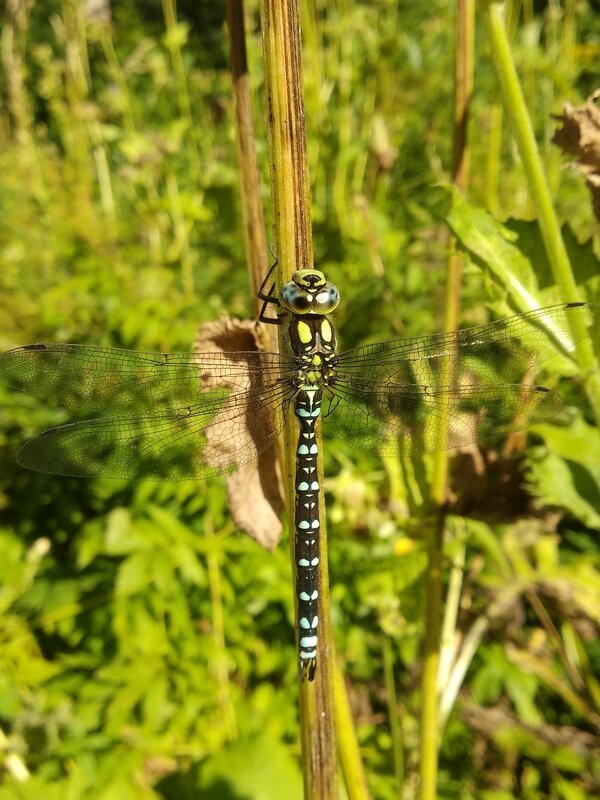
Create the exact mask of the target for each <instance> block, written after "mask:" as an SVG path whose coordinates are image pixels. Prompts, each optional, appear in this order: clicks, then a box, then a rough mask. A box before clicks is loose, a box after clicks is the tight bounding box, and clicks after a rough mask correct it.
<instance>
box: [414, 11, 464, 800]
mask: <svg viewBox="0 0 600 800" xmlns="http://www.w3.org/2000/svg"><path fill="white" fill-rule="evenodd" d="M473 12H474V6H473V0H459V2H458V3H457V13H456V59H455V70H456V73H455V92H454V150H453V164H452V176H453V182H454V184H455V186H456V187H457V188H458V189H460V190H461V191H464V190H465V188H466V185H467V182H468V170H469V152H468V147H467V122H468V117H469V104H470V100H471V93H472V86H473V28H474V19H473V17H474V13H473ZM453 250H454V246H453V242H451V243H450V255H449V260H448V270H447V281H446V305H445V309H444V330H445V331H453V330H456V328H457V326H458V321H459V315H460V283H461V276H462V259H461V257H460V256H459V255H458V254H457V253H455V252H453ZM455 366H456V365H455V363H454V359H453V358H452V355H451V354H449V355H448V356H447V357H446V358H444V359H443V362H442V365H441V370H440V384H441V385H443V386H447V385H452V384H453V382H454V373H455ZM439 420H440V421H439V424H438V426H437V431H436V434H437V450H438V452H437V453H436V456H435V459H434V463H433V479H432V485H431V495H430V500H431V505H432V507H433V511H434V519H433V522H432V524H431V525H430V527H429V535H428V541H427V575H426V597H427V607H426V614H425V638H424V654H423V683H422V691H423V700H422V712H421V800H435V798H436V797H437V771H438V748H439V703H438V675H439V665H440V633H441V613H442V594H443V592H442V582H443V546H444V530H445V510H444V507H445V504H446V494H447V486H448V455H447V446H448V433H449V431H448V422H449V420H448V419H446V418H445V417H444V415H440V417H439Z"/></svg>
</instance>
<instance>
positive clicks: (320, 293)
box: [279, 269, 340, 315]
mask: <svg viewBox="0 0 600 800" xmlns="http://www.w3.org/2000/svg"><path fill="white" fill-rule="evenodd" d="M279 301H280V303H281V304H282V305H283V307H284V308H286V309H287V310H288V311H291V312H292V314H319V315H321V314H329V313H330V312H331V311H333V310H334V308H336V306H337V304H338V303H339V302H340V293H339V291H338V288H337V286H334V284H333V283H329V281H328V280H327V278H326V277H325V275H324V274H323V273H322V272H319V270H318V269H298V270H296V272H294V274H293V275H292V280H291V281H288V282H287V283H284V284H283V287H282V289H281V294H280V296H279Z"/></svg>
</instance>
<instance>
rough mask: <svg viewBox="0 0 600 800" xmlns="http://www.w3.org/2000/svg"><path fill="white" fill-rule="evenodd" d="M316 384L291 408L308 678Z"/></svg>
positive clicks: (315, 551)
mask: <svg viewBox="0 0 600 800" xmlns="http://www.w3.org/2000/svg"><path fill="white" fill-rule="evenodd" d="M321 397H322V392H321V389H319V388H318V387H317V386H306V387H303V388H301V389H299V390H298V393H297V395H296V402H295V407H294V412H295V414H296V416H297V418H298V422H299V425H300V435H299V437H298V446H297V448H296V509H295V516H294V523H295V528H296V530H295V535H296V560H297V561H296V590H297V592H298V634H299V635H298V645H299V658H300V672H301V674H302V677H303V678H304V679H305V680H306V679H308V680H309V681H312V680H313V678H314V676H315V670H316V666H317V625H318V622H319V618H318V611H317V609H318V599H319V527H320V521H319V475H318V469H317V458H318V448H317V441H316V437H315V422H316V420H317V417H318V416H319V415H320V413H321Z"/></svg>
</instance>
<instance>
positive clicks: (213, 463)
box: [0, 268, 600, 680]
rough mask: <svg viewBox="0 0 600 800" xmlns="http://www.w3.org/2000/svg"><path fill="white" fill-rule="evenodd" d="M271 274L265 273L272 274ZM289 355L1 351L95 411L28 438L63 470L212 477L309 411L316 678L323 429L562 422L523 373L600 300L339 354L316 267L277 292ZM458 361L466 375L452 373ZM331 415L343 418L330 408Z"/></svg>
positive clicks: (365, 432)
mask: <svg viewBox="0 0 600 800" xmlns="http://www.w3.org/2000/svg"><path fill="white" fill-rule="evenodd" d="M263 286H264V284H263ZM259 296H260V297H261V298H262V299H263V300H264V301H265V305H264V306H263V310H262V312H261V315H260V317H261V318H263V319H266V320H267V319H269V318H268V317H267V318H265V316H264V311H265V307H266V305H267V304H273V305H274V306H275V307H276V308H277V318H276V319H273V321H274V322H276V323H277V324H281V325H284V326H285V328H284V340H285V343H286V347H285V351H284V352H282V353H276V352H258V351H251V352H225V353H223V352H218V353H215V352H210V353H144V352H134V351H129V350H121V349H116V348H110V347H95V346H88V345H80V344H31V345H26V346H24V347H18V348H16V349H14V350H10V351H8V352H6V353H4V354H2V355H0V379H1V380H3V381H4V382H6V383H7V384H8V385H9V386H10V387H11V388H12V389H14V390H19V391H23V392H26V393H28V394H29V395H33V396H35V397H37V398H40V399H42V400H43V401H45V402H49V403H52V404H57V405H60V406H63V407H66V408H71V409H74V410H75V412H76V414H77V415H78V417H79V416H83V417H85V418H84V419H78V420H77V421H74V422H71V423H68V424H63V425H60V426H58V427H54V428H51V429H49V430H47V431H44V432H43V433H41V434H39V435H38V436H36V437H35V438H33V439H31V440H29V441H27V442H26V443H25V444H24V445H23V446H22V447H21V449H20V450H19V451H18V454H17V460H18V462H19V463H20V464H21V465H22V466H24V467H28V468H29V469H33V470H38V471H40V472H45V473H51V474H55V475H63V476H82V477H108V478H121V479H150V480H179V479H184V478H200V479H207V478H212V477H214V476H216V475H220V474H223V473H226V472H229V471H231V470H233V469H235V468H237V467H239V466H241V465H242V464H244V463H247V462H249V461H251V460H253V459H255V458H256V457H257V456H258V455H259V454H261V453H263V452H264V451H265V450H267V448H269V447H270V446H271V445H272V444H274V442H275V440H276V438H277V437H278V435H279V434H280V431H281V428H282V426H283V424H284V423H283V419H284V417H285V413H286V412H287V411H288V410H289V409H293V411H294V414H295V416H296V419H297V428H298V439H297V445H296V465H295V471H296V478H295V512H294V528H295V559H296V596H297V608H298V613H297V620H298V621H297V640H298V664H299V670H300V674H301V677H302V678H303V679H305V680H313V679H314V677H315V673H316V668H317V644H318V625H319V611H318V609H319V583H320V571H319V528H320V524H321V520H320V517H319V494H320V492H321V486H320V485H319V480H318V474H319V469H318V458H319V452H318V438H317V426H318V425H320V424H321V422H320V420H321V419H324V420H325V423H326V428H327V430H328V431H329V432H330V433H331V435H333V436H334V437H336V438H338V439H340V440H342V441H345V442H347V443H349V444H350V445H351V446H353V447H355V448H360V449H375V450H377V451H378V452H379V453H380V454H382V455H384V456H385V455H389V456H394V455H397V454H398V442H399V441H400V442H402V443H404V444H408V445H410V446H411V447H414V452H424V453H426V452H434V451H435V450H436V449H439V448H440V441H439V438H438V433H437V432H438V430H439V428H440V426H444V427H445V428H447V430H448V432H449V433H448V437H449V438H448V441H447V442H446V443H445V445H444V446H445V447H447V448H458V447H461V446H465V445H468V444H471V443H473V442H474V441H476V440H482V441H486V440H489V439H490V438H491V437H496V439H497V437H498V436H501V435H503V434H506V433H508V432H510V431H515V430H523V429H524V428H525V427H526V426H527V425H528V424H530V423H531V422H532V421H537V420H549V419H553V418H555V417H556V416H557V415H558V414H559V413H560V411H561V409H562V408H563V404H564V401H563V398H562V396H561V395H560V394H559V393H557V392H555V391H552V390H549V389H547V388H545V387H543V386H537V385H531V384H527V383H526V382H524V381H523V376H524V375H526V374H527V373H528V371H530V370H532V369H533V368H534V367H535V366H536V365H539V364H541V363H543V362H544V361H545V360H546V359H548V358H550V357H551V356H553V355H556V354H557V352H561V353H563V354H564V355H567V356H568V355H569V354H571V355H572V354H573V352H574V350H575V346H576V344H577V342H578V341H579V340H580V339H582V338H584V337H586V336H587V335H589V329H591V328H593V327H597V326H598V322H599V321H600V313H599V309H600V306H594V305H592V304H588V303H584V302H572V303H562V304H560V305H555V306H551V307H548V308H541V309H537V310H534V311H530V312H527V313H524V314H519V315H516V316H513V317H509V318H507V319H502V320H499V321H495V322H491V323H489V324H485V325H479V326H477V327H472V328H467V329H463V330H458V331H456V332H452V333H437V334H434V335H429V336H422V337H417V338H410V339H409V338H407V339H401V340H391V341H382V342H377V343H374V344H366V345H363V346H360V347H356V348H353V349H351V350H346V351H343V352H338V347H337V334H336V329H335V326H334V323H333V321H332V317H331V315H332V312H333V311H334V310H335V309H336V307H337V306H338V303H339V301H340V293H339V291H338V289H337V287H336V286H335V285H334V284H333V283H331V282H329V281H328V279H327V278H326V276H325V274H324V273H323V272H321V271H320V270H317V269H315V268H312V269H310V268H309V269H300V270H297V271H296V272H294V273H293V275H292V278H291V280H289V281H287V282H286V283H285V284H284V285H283V286H282V288H281V291H280V292H279V293H278V294H277V293H276V292H274V289H273V287H272V288H271V290H270V291H269V292H268V293H265V292H262V293H260V294H259ZM448 363H451V364H452V365H453V371H454V374H455V380H454V381H452V382H451V383H444V380H445V379H447V375H448V373H447V365H448ZM329 418H331V419H329Z"/></svg>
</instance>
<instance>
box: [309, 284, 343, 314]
mask: <svg viewBox="0 0 600 800" xmlns="http://www.w3.org/2000/svg"><path fill="white" fill-rule="evenodd" d="M339 302H340V293H339V291H338V288H337V286H334V284H333V283H328V284H327V285H326V286H325V289H324V290H322V291H320V292H318V293H317V294H316V295H315V298H314V302H313V310H314V311H315V312H316V313H317V314H329V312H330V311H333V310H334V308H336V307H337V305H338V303H339Z"/></svg>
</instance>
